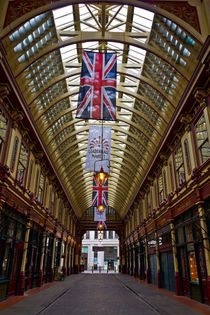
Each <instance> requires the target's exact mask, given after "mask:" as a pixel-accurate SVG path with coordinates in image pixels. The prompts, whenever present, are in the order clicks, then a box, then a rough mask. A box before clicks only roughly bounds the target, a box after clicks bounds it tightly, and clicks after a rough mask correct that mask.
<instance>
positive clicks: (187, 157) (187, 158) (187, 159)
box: [184, 139, 191, 175]
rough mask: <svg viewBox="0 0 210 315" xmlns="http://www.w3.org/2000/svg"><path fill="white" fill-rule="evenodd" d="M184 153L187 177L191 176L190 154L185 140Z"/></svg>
mask: <svg viewBox="0 0 210 315" xmlns="http://www.w3.org/2000/svg"><path fill="white" fill-rule="evenodd" d="M184 151H185V157H186V165H187V173H188V175H190V174H191V163H190V152H189V146H188V141H187V139H185V140H184Z"/></svg>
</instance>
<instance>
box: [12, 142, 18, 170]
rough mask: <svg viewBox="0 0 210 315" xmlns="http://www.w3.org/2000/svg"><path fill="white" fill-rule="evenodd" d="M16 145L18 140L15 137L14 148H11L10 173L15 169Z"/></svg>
mask: <svg viewBox="0 0 210 315" xmlns="http://www.w3.org/2000/svg"><path fill="white" fill-rule="evenodd" d="M18 144H19V139H18V137H15V143H14V147H13V152H12V160H11V171H12V172H14V168H15V161H16V156H17V150H18Z"/></svg>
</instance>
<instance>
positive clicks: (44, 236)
mask: <svg viewBox="0 0 210 315" xmlns="http://www.w3.org/2000/svg"><path fill="white" fill-rule="evenodd" d="M46 235H47V232H46V231H44V233H43V239H42V251H41V258H40V267H39V281H38V286H39V287H41V286H42V280H43V264H44V254H45V242H46Z"/></svg>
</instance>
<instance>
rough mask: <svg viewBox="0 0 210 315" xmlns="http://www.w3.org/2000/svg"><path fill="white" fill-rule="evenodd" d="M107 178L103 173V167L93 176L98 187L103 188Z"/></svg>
mask: <svg viewBox="0 0 210 315" xmlns="http://www.w3.org/2000/svg"><path fill="white" fill-rule="evenodd" d="M107 178H108V174H107V173H105V172H104V169H103V167H101V169H100V172H99V173H96V174H95V179H96V180H97V181H98V183H99V185H100V186H103V185H104V184H105V182H106V180H107Z"/></svg>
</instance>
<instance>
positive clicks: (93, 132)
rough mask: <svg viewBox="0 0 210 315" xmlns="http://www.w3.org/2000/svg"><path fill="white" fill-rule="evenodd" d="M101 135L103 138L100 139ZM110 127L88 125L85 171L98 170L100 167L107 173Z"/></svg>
mask: <svg viewBox="0 0 210 315" xmlns="http://www.w3.org/2000/svg"><path fill="white" fill-rule="evenodd" d="M102 135H103V139H102ZM110 152H111V127H109V126H108V127H102V126H90V128H89V138H88V148H87V155H86V167H85V169H86V171H91V172H99V171H100V169H101V167H103V170H104V172H105V173H109V164H110Z"/></svg>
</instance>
